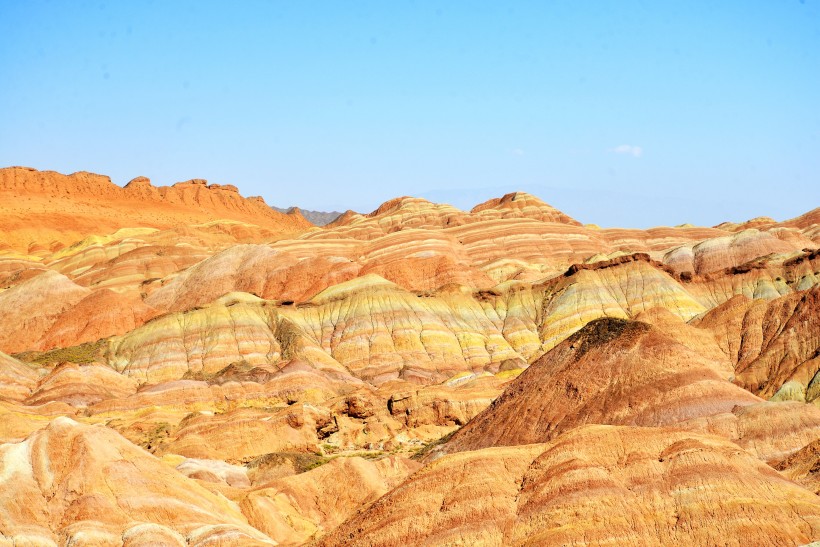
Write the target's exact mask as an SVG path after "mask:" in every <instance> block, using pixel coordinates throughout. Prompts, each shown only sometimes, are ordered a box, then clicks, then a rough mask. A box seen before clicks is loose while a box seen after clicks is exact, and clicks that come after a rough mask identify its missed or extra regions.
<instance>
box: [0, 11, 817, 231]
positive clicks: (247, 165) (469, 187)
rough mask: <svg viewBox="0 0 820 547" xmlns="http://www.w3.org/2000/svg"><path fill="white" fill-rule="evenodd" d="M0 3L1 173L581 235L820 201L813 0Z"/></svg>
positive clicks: (774, 212)
mask: <svg viewBox="0 0 820 547" xmlns="http://www.w3.org/2000/svg"><path fill="white" fill-rule="evenodd" d="M235 4H236V5H234V6H229V5H228V3H227V2H206V1H202V0H199V1H192V2H184V1H172V2H166V1H156V2H147V1H145V2H137V1H133V2H131V1H128V2H127V1H124V0H123V1H115V2H111V1H109V0H97V1H94V2H84V1H80V0H77V1H72V2H67V1H55V2H39V1H35V0H25V1H22V0H20V1H17V0H4V1H2V2H0V166H8V165H27V166H31V167H36V168H38V169H51V170H56V171H60V172H74V171H80V170H85V171H93V172H97V173H102V174H106V175H109V176H111V178H112V180H113V181H114V182H115V183H117V184H121V185H122V184H125V183H126V182H128V181H129V180H130V179H131V178H133V177H136V176H138V175H145V176H148V177H150V178H151V179H152V181H153V183H154V184H171V183H174V182H177V181H181V180H186V179H190V178H206V179H208V180H209V181H211V182H215V183H222V184H226V183H232V184H236V185H237V186H239V188H240V191H241V192H242V193H243V194H244V195H262V196H263V197H264V198H265V200H266V201H267V202H268V203H269V204H272V205H278V206H289V205H299V206H301V207H303V208H306V209H319V210H334V209H335V210H344V209H349V208H350V209H355V210H359V211H362V212H367V211H370V210H372V209H374V208H375V207H377V206H378V205H379V204H380V203H381V202H383V201H385V200H387V199H389V198H391V197H395V196H398V195H419V196H423V197H427V198H428V199H432V200H435V201H445V202H449V203H452V204H453V205H456V206H458V207H462V208H469V207H471V206H472V205H474V204H475V203H478V202H480V201H483V200H485V199H488V198H490V197H495V196H499V195H501V194H503V193H506V192H509V191H514V190H518V189H521V190H526V191H530V192H532V193H535V194H536V195H538V196H539V197H541V198H542V199H544V200H545V201H547V202H548V203H551V204H552V205H554V206H556V207H558V208H560V209H562V210H564V211H565V212H566V213H568V214H570V215H571V216H574V217H575V218H577V219H579V220H581V221H583V222H595V223H598V224H601V225H605V226H611V225H620V226H634V227H647V226H652V225H658V224H679V223H683V222H692V223H695V224H704V225H712V224H716V223H718V222H721V221H723V220H734V221H739V220H744V219H747V218H751V217H754V216H759V215H768V216H773V217H775V218H778V219H785V218H789V217H793V216H796V215H798V214H801V213H803V212H805V211H807V210H809V209H812V208H814V207H817V206H820V0H803V1H799V0H793V1H792V0H776V1H775V0H760V1H755V0H743V1H721V2H714V1H707V2H699V1H689V0H687V1H685V2H684V1H677V0H675V1H668V2H663V1H657V2H656V1H645V2H641V1H629V0H624V1H618V2H615V1H612V2H607V1H598V2H585V1H581V0H577V1H566V2H563V1H561V2H556V1H547V0H541V1H535V2H498V1H494V2H466V1H465V2H455V1H454V2H420V1H418V2H399V1H396V2H381V1H379V2H284V1H282V2H237V3H235Z"/></svg>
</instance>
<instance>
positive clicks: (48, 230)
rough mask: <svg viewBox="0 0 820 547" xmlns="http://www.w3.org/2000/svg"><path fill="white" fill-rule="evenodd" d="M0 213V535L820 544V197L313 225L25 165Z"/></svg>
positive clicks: (5, 174) (532, 203)
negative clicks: (690, 211) (703, 223)
mask: <svg viewBox="0 0 820 547" xmlns="http://www.w3.org/2000/svg"><path fill="white" fill-rule="evenodd" d="M7 198H8V199H7ZM137 205H139V207H138V212H137V214H135V215H132V216H129V215H126V214H124V213H123V211H124V210H125V209H124V208H125V207H137ZM0 210H2V212H3V220H2V221H0V233H2V236H3V237H2V239H1V240H0V247H2V249H0V352H5V353H0V443H7V444H4V445H2V446H0V453H2V454H3V459H2V462H3V463H2V464H1V465H2V467H0V479H2V480H3V481H5V482H3V483H2V484H0V534H2V535H0V544H5V543H14V542H16V543H21V544H24V543H26V542H27V541H33V539H32V538H34V537H42V538H44V539H43V540H42V541H43V542H45V543H46V544H49V543H48V542H53V543H57V544H64V543H69V542H74V543H77V544H82V543H83V542H86V543H92V544H93V543H94V542H96V543H101V544H106V542H108V543H114V544H126V545H136V544H175V542H176V543H180V542H182V543H187V544H193V545H195V544H199V543H203V544H205V543H211V544H231V542H233V543H234V544H253V542H257V541H261V542H265V541H275V542H279V543H280V544H300V543H302V542H306V541H314V540H318V541H320V542H327V543H340V544H348V543H353V544H356V543H358V544H391V545H392V544H396V543H407V544H415V543H421V542H425V541H426V542H428V543H433V544H438V543H447V542H462V543H469V544H473V543H482V542H484V543H499V542H503V543H505V544H508V543H509V544H515V543H523V542H525V541H531V542H533V543H558V544H563V543H573V542H580V541H582V540H583V541H586V542H591V543H595V542H605V541H609V542H621V543H639V542H644V543H647V544H669V543H718V542H725V543H730V544H732V543H738V542H739V541H740V538H744V540H746V541H748V542H751V543H755V544H758V543H759V544H766V541H769V542H771V543H773V544H789V543H793V544H798V543H801V542H807V541H810V540H814V539H820V538H818V534H817V512H816V505H817V502H816V498H813V497H811V494H810V492H809V491H812V492H814V491H816V479H817V458H816V455H817V447H816V439H817V437H818V436H820V406H818V405H817V401H820V398H818V397H817V393H815V392H816V391H818V389H820V388H819V387H818V386H816V385H815V384H816V383H817V382H818V381H820V380H816V379H815V376H817V375H818V368H820V360H818V357H817V348H818V345H820V344H819V343H818V333H817V325H818V323H817V321H816V317H817V314H818V310H817V300H818V292H817V291H818V289H817V285H818V281H820V252H818V250H817V248H816V247H817V244H816V243H817V241H818V239H817V237H818V236H817V234H818V232H817V222H816V221H817V215H816V214H815V213H816V211H812V212H810V213H807V214H806V215H804V216H803V217H798V218H797V219H793V220H792V221H788V222H784V223H778V222H776V221H774V220H772V219H767V218H758V219H753V220H752V221H749V222H746V223H742V224H723V225H719V226H717V227H715V228H698V227H692V226H679V227H675V228H670V227H659V228H652V229H649V230H630V229H621V228H609V229H600V228H597V227H595V226H592V225H586V226H584V225H581V224H580V223H578V222H577V221H575V220H574V219H572V218H571V217H569V216H568V215H566V214H564V213H562V212H560V211H558V210H556V209H555V208H553V207H551V206H549V205H547V204H546V203H544V202H542V201H541V200H539V199H538V198H535V197H534V196H530V195H528V194H524V193H515V194H509V195H507V196H503V197H502V198H498V199H494V200H489V201H488V202H486V203H484V204H481V205H478V206H476V207H475V208H473V210H471V211H469V212H468V211H461V210H458V209H456V208H454V207H451V206H448V205H440V204H432V203H430V202H427V201H425V200H420V199H415V198H397V199H395V200H391V201H389V202H386V203H385V204H383V205H382V206H381V207H379V208H378V209H377V210H375V211H373V212H372V213H370V214H367V215H359V214H356V213H352V212H348V213H346V214H345V215H342V216H341V217H340V218H339V219H337V220H336V221H335V222H334V223H333V224H332V225H330V226H328V227H326V228H318V227H311V226H309V224H308V223H307V222H306V221H305V220H304V218H303V217H302V215H301V214H300V212H299V211H298V210H294V211H291V212H290V214H289V215H285V216H283V215H279V214H278V213H275V212H272V211H270V209H269V208H267V207H266V206H264V203H262V202H261V201H260V200H253V199H244V198H241V197H240V196H239V194H238V193H237V192H236V189H235V188H231V187H223V186H218V185H210V186H209V185H207V184H205V183H204V181H190V182H188V183H183V184H179V185H176V186H174V187H171V188H155V187H153V186H151V185H150V182H148V181H147V180H143V179H140V180H135V181H132V183H130V184H129V185H128V187H127V188H124V189H123V188H118V187H115V186H114V185H113V184H111V183H110V181H108V180H107V179H106V178H105V177H99V176H96V175H90V174H75V175H71V176H63V175H57V174H53V173H38V172H35V171H31V170H16V169H12V170H3V171H0ZM7 213H8V214H7ZM23 220H25V221H26V222H27V223H26V222H23ZM10 353H13V354H14V355H9V354H10ZM528 367H529V368H528ZM744 388H745V389H744ZM502 393H503V395H502ZM499 395H500V397H499ZM764 399H771V400H769V401H765V400H764ZM494 400H495V401H496V402H495V403H493V401H494ZM806 402H809V403H815V404H806ZM61 417H70V418H71V419H72V420H73V421H68V420H66V419H64V418H61ZM78 423H82V424H83V425H78ZM596 423H597V424H615V425H617V426H619V427H617V428H611V427H603V426H599V427H588V424H596ZM92 426H93V427H92ZM657 426H664V427H666V426H674V430H673V429H655V428H656V427H657ZM460 427H461V428H462V429H461V431H460V432H457V433H454V432H455V431H456V430H457V429H458V428H460ZM710 435H714V436H710ZM26 438H28V440H25V439H26ZM532 442H536V443H543V442H549V443H550V444H536V445H527V446H518V447H511V448H492V449H483V448H481V449H479V450H477V451H474V452H469V453H467V452H461V453H457V454H452V455H450V456H445V457H443V458H441V459H438V460H436V458H437V457H439V456H441V455H442V454H444V453H448V452H453V451H455V450H463V449H465V448H480V447H484V446H495V445H506V444H516V443H532ZM97 445H100V446H103V448H102V449H99V450H98V449H97V448H96V446H97ZM45 446H47V448H42V447H45ZM57 446H60V447H62V450H63V452H65V453H64V454H63V453H60V454H57V453H56V448H55V447H57ZM21 447H23V448H21ZM138 447H139V448H138ZM37 454H39V455H37ZM152 454H153V455H152ZM413 454H415V458H416V459H417V460H419V461H425V460H426V461H430V462H432V463H430V464H428V465H426V466H425V467H424V468H422V469H421V470H420V471H416V469H417V468H418V466H419V464H417V463H414V462H411V461H409V460H407V459H405V457H407V456H410V455H413ZM6 455H8V456H6ZM30 455H36V457H34V456H32V458H30V459H27V458H29V456H30ZM359 456H363V457H359ZM129 459H134V461H135V462H137V463H136V464H135V465H133V466H131V467H129V468H128V469H125V470H123V469H122V468H121V467H122V465H123V464H122V461H121V460H123V461H124V460H129ZM38 462H39V463H38ZM42 462H47V464H48V465H46V464H42ZM765 464H768V465H770V466H772V467H766V465H765ZM772 468H776V469H777V470H779V472H780V474H778V472H776V471H775V470H774V469H772ZM29 470H30V472H29ZM49 470H50V471H49ZM414 471H416V473H417V474H415V475H410V474H411V473H413V472H414ZM31 477H33V478H31ZM339 477H342V479H340V478H339ZM787 478H788V479H791V480H793V481H796V482H795V483H792V482H789V481H788V480H787ZM46 480H50V481H52V482H50V483H49V485H50V486H48V488H47V489H45V490H42V491H36V490H35V489H34V487H33V486H32V485H33V484H37V485H40V486H41V485H42V484H45V482H44V481H46ZM403 481H404V482H403ZM126 483H128V484H132V483H133V484H136V487H135V488H133V489H132V491H129V492H121V490H122V488H124V487H123V486H122V485H124V484H126ZM165 483H167V484H168V485H169V486H164V485H165ZM103 484H106V485H108V486H111V488H108V486H105V487H103V486H101V485H103ZM798 485H802V487H801V486H798ZM806 489H808V490H806ZM182 490H184V491H185V493H186V494H185V496H187V497H185V496H183V495H182V493H181V491H182ZM38 492H40V493H39V494H38ZM38 495H39V496H40V497H37V496H38ZM180 496H182V497H180ZM201 496H205V497H204V498H201ZM806 496H809V497H806ZM18 497H19V499H24V500H27V501H26V502H25V503H24V504H22V505H21V504H20V503H19V502H16V501H9V500H16V499H18ZM29 500H31V501H29ZM135 500H136V501H135ZM812 500H814V501H812ZM3 503H5V504H6V505H5V506H4V505H2V504H3ZM14 504H16V505H14ZM177 504H179V505H180V507H181V509H179V510H177V509H174V508H175V507H177ZM149 505H150V506H151V507H153V508H154V509H150V510H149V509H148V507H149ZM115 506H116V507H115ZM4 507H6V508H10V509H8V510H7V509H4ZM26 507H28V508H30V511H29V512H26ZM109 509H110V510H109ZM4 511H5V512H4ZM21 511H22V512H21ZM32 511H33V513H32ZM109 514H110V519H109ZM3 519H5V520H3ZM344 520H348V522H347V523H346V524H342V526H341V528H340V529H339V530H338V531H334V528H335V527H336V526H337V525H338V524H340V523H342V521H344ZM773 523H780V524H778V526H777V527H775V525H774V524H773ZM9 538H11V539H9Z"/></svg>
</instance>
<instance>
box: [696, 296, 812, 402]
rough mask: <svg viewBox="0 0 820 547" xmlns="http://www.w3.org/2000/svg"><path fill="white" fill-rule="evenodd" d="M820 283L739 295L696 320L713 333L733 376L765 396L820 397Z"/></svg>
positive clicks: (808, 398)
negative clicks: (766, 294) (767, 296)
mask: <svg viewBox="0 0 820 547" xmlns="http://www.w3.org/2000/svg"><path fill="white" fill-rule="evenodd" d="M818 317H820V287H817V286H815V287H814V288H811V289H808V290H806V291H800V292H796V293H792V294H788V295H786V296H783V297H781V298H777V299H775V300H769V301H767V300H751V299H749V298H746V297H743V296H737V297H735V298H733V299H731V300H729V301H728V302H726V303H725V304H723V305H721V306H719V307H717V308H715V309H713V310H711V311H710V312H709V313H708V314H707V315H706V316H704V317H703V318H702V319H700V320H699V321H697V322H695V324H696V325H697V326H699V327H700V328H702V329H705V330H707V331H710V332H712V333H713V334H714V337H715V340H716V341H717V342H718V343H719V344H720V345H721V347H722V349H723V350H724V352H725V353H726V355H727V356H728V357H729V358H730V359H731V361H732V362H733V364H734V367H735V370H736V378H735V381H736V382H737V383H738V384H740V385H742V386H743V387H744V388H746V389H748V390H750V391H752V392H753V393H757V394H759V395H760V396H761V397H765V398H770V397H775V398H776V399H777V400H798V401H803V402H807V401H808V402H811V401H815V400H818V399H819V398H820V376H818V372H819V371H820V354H818V350H820V321H819V320H818Z"/></svg>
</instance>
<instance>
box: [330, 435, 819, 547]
mask: <svg viewBox="0 0 820 547" xmlns="http://www.w3.org/2000/svg"><path fill="white" fill-rule="evenodd" d="M818 537H820V502H818V500H817V496H815V495H814V494H812V493H811V492H809V491H807V490H805V489H803V488H801V487H799V486H798V485H796V484H794V483H792V482H790V481H788V480H785V479H784V478H783V477H782V476H781V475H779V474H778V473H777V472H776V471H774V470H773V469H771V468H770V467H768V466H766V465H765V464H763V463H762V462H760V461H758V460H757V459H755V458H754V457H753V456H752V455H750V454H748V453H747V452H745V451H744V450H742V449H740V448H739V447H738V446H737V445H735V444H733V443H731V442H729V441H726V440H724V439H722V438H719V437H714V436H708V435H700V434H693V433H688V432H682V431H678V430H674V429H664V428H630V427H612V426H582V427H579V428H576V429H573V430H572V431H570V432H568V433H565V434H564V435H562V436H560V437H558V438H557V439H556V440H555V441H553V442H552V443H550V444H537V445H528V446H518V447H503V448H488V449H483V450H477V451H472V452H463V453H459V454H453V455H450V456H447V457H445V458H442V459H440V460H437V461H436V462H434V463H432V464H429V465H427V466H426V467H425V468H423V469H422V470H420V471H418V472H416V473H415V474H414V475H413V476H412V477H411V478H410V479H409V480H408V481H406V482H405V483H404V484H403V485H402V486H401V487H400V488H397V489H395V490H393V491H392V492H390V493H389V494H387V495H386V496H384V497H383V498H381V499H380V500H378V501H377V502H376V503H374V504H373V505H372V506H371V507H370V508H369V509H367V510H366V511H364V512H363V513H362V514H360V515H357V516H355V517H353V518H352V519H350V520H348V521H347V522H345V523H344V524H342V525H341V526H340V527H339V528H337V529H336V530H334V531H333V532H332V533H330V534H328V535H327V536H326V537H325V538H323V539H322V540H320V541H319V542H318V545H372V546H377V545H385V546H386V545H412V544H435V545H442V544H464V545H475V544H492V545H522V544H542V545H566V544H574V543H582V542H584V543H590V542H591V543H597V542H613V543H619V544H632V543H640V544H646V545H673V544H674V545H678V544H680V545H683V544H687V545H694V544H698V545H707V544H718V543H719V544H737V545H740V544H749V543H751V544H755V545H777V544H788V545H792V544H803V543H808V542H811V541H813V540H816V539H818Z"/></svg>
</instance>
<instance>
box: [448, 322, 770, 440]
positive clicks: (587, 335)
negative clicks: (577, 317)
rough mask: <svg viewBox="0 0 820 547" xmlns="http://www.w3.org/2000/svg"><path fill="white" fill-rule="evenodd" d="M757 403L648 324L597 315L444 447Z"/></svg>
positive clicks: (661, 420) (663, 421) (655, 421)
mask: <svg viewBox="0 0 820 547" xmlns="http://www.w3.org/2000/svg"><path fill="white" fill-rule="evenodd" d="M759 401H760V399H758V398H757V397H755V396H753V395H752V394H751V393H749V392H747V391H745V390H743V389H741V388H739V387H737V386H735V385H734V384H732V383H730V382H729V381H728V378H727V377H726V373H725V371H724V370H722V367H720V366H719V365H717V364H716V363H714V362H713V361H710V360H708V359H706V358H704V357H703V356H701V355H700V354H698V353H696V352H694V351H692V350H691V349H689V348H687V347H686V346H683V345H682V344H679V343H677V342H676V341H675V340H674V339H672V338H671V337H669V336H666V335H665V334H663V332H662V331H660V330H658V329H656V328H654V327H652V326H650V325H649V324H647V323H642V322H639V321H626V320H622V319H613V318H607V319H599V320H595V321H592V322H590V323H589V324H587V325H586V326H585V327H584V328H583V329H581V330H580V331H579V332H577V333H575V334H574V335H572V336H570V337H569V338H568V339H567V340H565V341H564V342H562V343H561V344H559V345H558V346H557V347H555V348H554V349H553V350H551V351H550V352H549V353H547V354H546V355H545V356H544V357H542V358H541V359H539V360H538V361H536V362H535V363H533V364H532V365H531V366H530V367H529V368H528V369H527V370H526V371H525V372H524V373H523V374H522V375H521V376H519V377H518V378H517V379H516V380H515V381H514V382H513V383H511V384H510V385H509V386H508V387H507V389H506V390H505V391H504V393H503V394H502V395H501V396H500V397H499V398H498V399H496V400H495V401H494V402H493V404H492V405H490V406H489V407H488V408H487V409H486V410H485V411H484V412H482V413H481V414H479V415H478V416H477V417H476V418H474V419H473V420H472V421H471V422H470V423H469V424H467V425H466V426H465V427H464V428H462V429H461V430H459V431H458V432H457V433H456V434H455V435H454V437H453V438H452V439H451V440H450V441H449V442H448V443H447V445H446V446H445V450H446V451H450V452H452V451H458V450H475V449H478V448H485V447H489V446H504V445H519V444H529V443H537V442H545V441H548V440H551V439H553V438H555V437H556V436H557V435H560V434H561V433H562V432H565V431H568V430H570V429H572V428H574V427H577V426H579V425H583V424H590V423H593V424H594V423H597V424H613V425H637V426H660V425H669V424H674V423H678V422H682V421H685V420H690V419H694V418H698V417H701V416H710V415H714V414H718V413H721V412H729V411H731V410H732V409H733V408H734V407H735V406H737V405H741V406H743V405H749V404H753V403H756V402H759Z"/></svg>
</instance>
